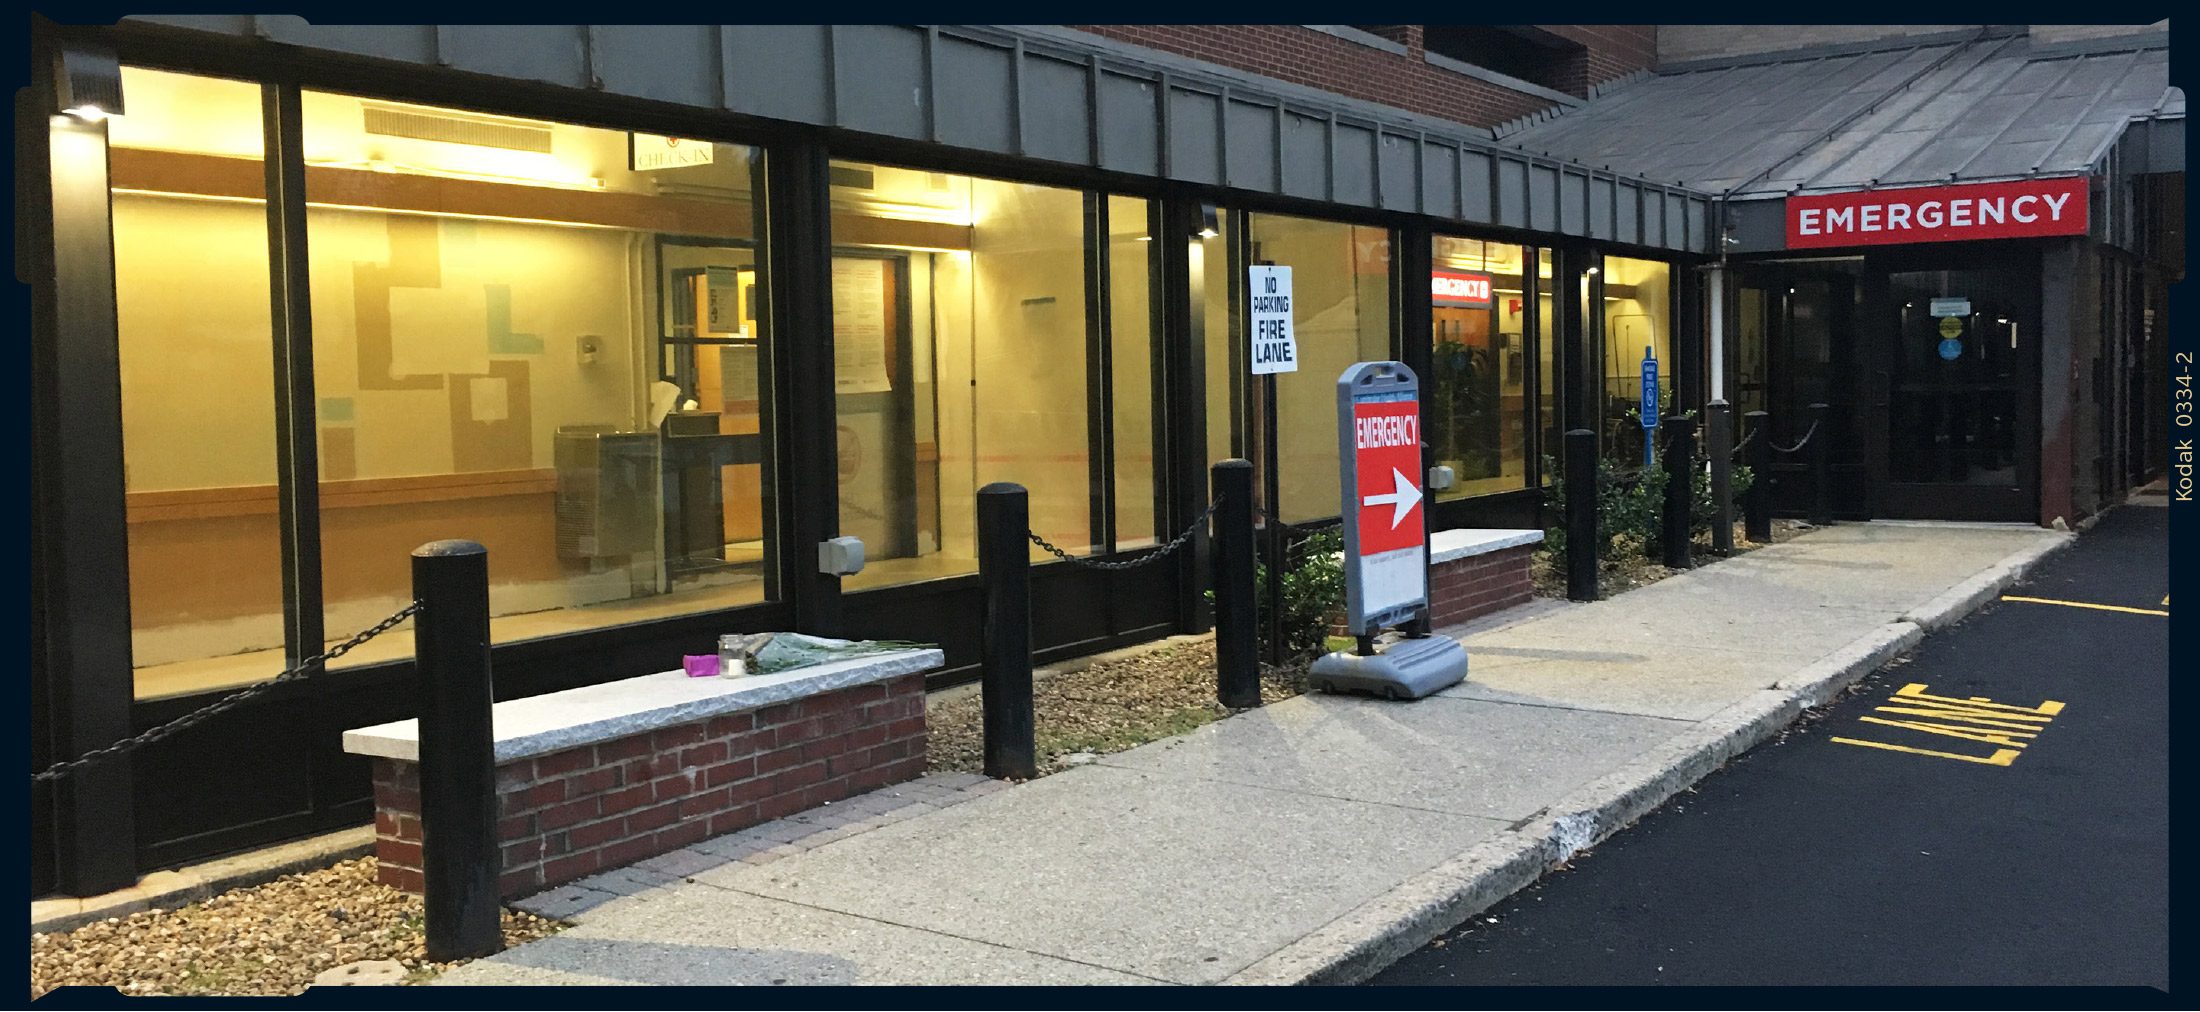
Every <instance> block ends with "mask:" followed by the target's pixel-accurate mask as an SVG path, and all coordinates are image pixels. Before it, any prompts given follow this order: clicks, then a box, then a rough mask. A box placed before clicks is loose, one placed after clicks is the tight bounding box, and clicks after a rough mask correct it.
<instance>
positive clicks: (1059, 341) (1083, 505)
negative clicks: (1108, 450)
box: [943, 180, 1092, 548]
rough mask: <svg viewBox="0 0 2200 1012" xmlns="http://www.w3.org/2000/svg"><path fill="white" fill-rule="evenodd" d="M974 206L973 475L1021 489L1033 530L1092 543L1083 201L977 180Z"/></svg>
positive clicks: (1068, 541)
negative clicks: (1025, 493)
mask: <svg viewBox="0 0 2200 1012" xmlns="http://www.w3.org/2000/svg"><path fill="white" fill-rule="evenodd" d="M973 209H974V212H975V217H976V225H975V226H974V227H973V228H972V229H971V255H970V262H971V302H972V306H973V317H974V323H975V327H974V328H973V330H972V332H971V334H970V340H971V341H972V346H973V349H974V351H975V359H976V365H975V376H974V378H975V379H976V381H977V382H976V385H975V386H973V387H970V388H969V389H970V391H971V397H972V399H973V402H974V403H973V406H972V415H971V424H972V426H973V431H974V432H975V433H976V438H975V445H976V464H977V466H976V468H975V470H976V475H975V477H976V480H977V482H978V484H979V485H980V486H983V485H986V484H988V483H991V482H996V481H1012V482H1016V483H1018V484H1020V485H1023V486H1024V487H1025V488H1027V489H1029V490H1030V492H1031V527H1032V529H1033V530H1034V531H1037V532H1038V533H1039V534H1040V535H1041V536H1042V537H1045V538H1047V539H1048V540H1050V541H1053V542H1054V543H1055V544H1057V545H1060V546H1062V547H1064V548H1070V547H1071V546H1079V547H1082V546H1086V545H1088V544H1089V543H1090V542H1091V540H1092V537H1091V531H1092V507H1091V488H1092V485H1091V478H1090V475H1089V473H1088V472H1087V470H1086V468H1087V465H1088V460H1089V454H1088V451H1087V447H1088V446H1089V441H1088V439H1087V436H1086V426H1085V410H1086V403H1085V387H1086V384H1085V372H1086V370H1085V253H1084V196H1083V194H1081V193H1078V192H1077V191H1075V190H1058V189H1052V188H1047V187H1037V186H1026V185H1019V184H1014V183H998V182H993V181H991V180H976V181H974V183H973ZM944 350H947V349H943V351H944ZM950 353H951V352H950Z"/></svg>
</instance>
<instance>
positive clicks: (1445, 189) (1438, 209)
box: [1421, 143, 1459, 218]
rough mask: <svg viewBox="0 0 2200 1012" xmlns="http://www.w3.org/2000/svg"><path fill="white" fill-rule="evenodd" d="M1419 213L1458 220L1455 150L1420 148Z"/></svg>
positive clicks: (1445, 146) (1439, 146)
mask: <svg viewBox="0 0 2200 1012" xmlns="http://www.w3.org/2000/svg"><path fill="white" fill-rule="evenodd" d="M1421 210H1422V211H1424V212H1427V213H1429V214H1432V215H1435V216H1436V217H1439V218H1457V217H1459V149H1458V148H1455V147H1452V146H1451V145H1449V144H1433V143H1432V144H1424V145H1422V146H1421Z"/></svg>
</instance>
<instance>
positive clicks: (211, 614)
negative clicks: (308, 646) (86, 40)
mask: <svg viewBox="0 0 2200 1012" xmlns="http://www.w3.org/2000/svg"><path fill="white" fill-rule="evenodd" d="M122 81H123V88H124V89H125V90H126V91H128V92H129V95H130V113H131V114H130V115H128V116H118V117H115V118H114V119H111V120H109V121H108V138H109V144H110V154H109V164H110V173H111V180H112V186H113V188H114V205H113V206H114V257H115V322H116V337H117V351H118V353H119V356H120V366H121V380H122V451H123V469H124V470H123V475H124V485H125V490H126V494H127V496H128V502H127V505H128V516H129V525H128V530H129V533H128V539H129V540H128V546H129V553H130V555H129V558H130V625H131V629H130V632H131V636H130V647H131V656H132V658H133V661H134V663H135V665H136V667H137V672H136V686H137V695H138V696H139V697H140V698H145V697H153V696H169V695H177V694H181V693H189V692H197V691H204V690H207V689H214V688H221V687H224V686H228V685H235V684H240V683H244V682H254V681H259V680H262V679H265V678H268V677H271V676H273V675H274V674H275V673H276V672H279V671H281V670H282V667H283V646H284V644H283V586H282V541H281V534H280V531H279V529H278V522H277V516H276V471H275V379H274V342H273V337H272V333H271V331H270V329H269V322H268V284H267V210H266V205H265V203H264V201H263V195H264V192H265V191H264V190H263V188H262V186H263V184H262V171H263V170H262V166H261V161H260V158H261V142H260V89H259V86H258V85H254V84H247V83H245V82H242V81H226V80H220V79H216V78H208V77H192V76H188V75H184V74H170V73H164V72H161V71H154V70H144V69H141V68H137V67H125V68H123V71H122Z"/></svg>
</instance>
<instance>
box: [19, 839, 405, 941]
mask: <svg viewBox="0 0 2200 1012" xmlns="http://www.w3.org/2000/svg"><path fill="white" fill-rule="evenodd" d="M373 851H374V827H373V826H357V827H354V828H351V829H339V830H337V831H335V832H333V833H323V834H321V835H319V836H309V837H307V838H305V839H303V840H293V841H291V842H289V843H279V844H276V845H275V846H272V847H262V848H260V849H258V850H250V851H246V852H244V853H242V854H235V855H231V856H229V857H222V858H216V859H214V860H212V861H207V862H204V863H201V864H194V865H189V866H187V867H183V868H178V869H176V870H174V871H156V872H152V873H151V874H148V875H146V876H145V877H143V878H140V879H138V882H137V884H136V885H134V886H131V887H130V888H128V889H117V890H115V891H114V892H111V893H105V894H102V895H99V896H85V897H74V896H64V897H57V898H54V899H42V900H32V901H31V932H32V933H33V934H39V933H50V932H57V931H74V930H76V929H78V928H81V927H83V926H85V925H87V924H91V923H93V922H95V921H103V920H106V919H107V918H110V917H127V916H129V915H131V914H134V913H137V912H139V911H143V910H165V909H170V908H173V907H182V906H189V905H190V904H193V903H197V902H199V901H201V900H204V899H207V898H209V897H212V896H215V895H217V894H220V893H225V892H228V891H229V890H231V889H241V888H243V887H245V886H255V885H259V884H261V883H263V882H270V881H273V880H275V879H278V878H281V877H283V876H284V875H288V874H290V873H292V872H300V871H311V870H313V869H316V868H326V867H328V866H329V865H332V864H335V863H336V862H338V861H346V860H350V859H351V858H355V857H364V856H366V855H367V854H370V853H372V852H373Z"/></svg>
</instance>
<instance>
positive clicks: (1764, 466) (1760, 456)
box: [1742, 411, 1772, 545]
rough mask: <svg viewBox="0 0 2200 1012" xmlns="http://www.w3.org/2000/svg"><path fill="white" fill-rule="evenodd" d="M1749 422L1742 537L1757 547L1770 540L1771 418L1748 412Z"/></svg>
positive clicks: (1766, 415)
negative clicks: (1746, 491) (1746, 488)
mask: <svg viewBox="0 0 2200 1012" xmlns="http://www.w3.org/2000/svg"><path fill="white" fill-rule="evenodd" d="M1742 417H1743V418H1744V419H1746V420H1748V422H1749V453H1748V457H1749V469H1750V471H1751V472H1753V474H1752V477H1751V478H1750V482H1749V492H1748V493H1747V494H1746V495H1744V496H1743V497H1742V526H1743V528H1744V530H1743V533H1745V534H1747V535H1748V536H1749V540H1751V541H1754V542H1756V543H1758V544H1760V545H1762V544H1765V543H1767V542H1769V541H1771V540H1772V416H1771V415H1769V414H1766V413H1765V412H1762V411H1752V412H1750V413H1748V414H1746V415H1743V416H1742Z"/></svg>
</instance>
